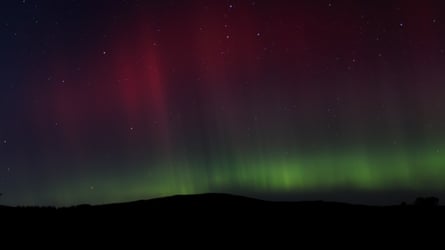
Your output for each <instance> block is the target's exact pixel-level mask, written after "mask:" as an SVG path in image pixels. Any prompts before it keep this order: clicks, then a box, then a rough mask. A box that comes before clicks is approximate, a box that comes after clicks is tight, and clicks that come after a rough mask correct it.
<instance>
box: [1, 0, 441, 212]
mask: <svg viewBox="0 0 445 250" xmlns="http://www.w3.org/2000/svg"><path fill="white" fill-rule="evenodd" d="M0 76H1V77H0V193H3V195H2V196H0V203H1V204H9V205H56V206H62V205H73V204H79V203H92V204H99V203H109V202H123V201H131V200H138V199H149V198H154V197H161V196H169V195H175V194H196V193H207V192H228V193H234V194H241V195H249V196H254V197H259V198H263V199H269V200H283V199H286V200H302V199H328V200H338V201H348V202H357V203H367V204H382V203H385V202H386V203H388V202H393V203H399V202H401V201H403V200H404V199H408V201H411V200H410V199H414V198H413V197H415V196H416V195H419V194H422V195H430V194H431V195H435V196H438V197H443V196H444V195H445V140H444V139H445V2H444V1H440V0H436V1H433V0H424V1H411V0H399V1H396V0H388V1H386V0H385V1H383V0H382V1H340V0H319V1H318V0H317V1H313V0H301V1H282V0H274V1H261V0H249V1H244V0H227V1H226V0H217V1H212V0H208V1H205V0H202V1H192V0H191V1H180V0H177V1H172V0H163V1H143V0H140V1H137V0H119V1H118V0H95V1H90V0H63V1H44V0H41V1H39V0H4V1H1V3H0Z"/></svg>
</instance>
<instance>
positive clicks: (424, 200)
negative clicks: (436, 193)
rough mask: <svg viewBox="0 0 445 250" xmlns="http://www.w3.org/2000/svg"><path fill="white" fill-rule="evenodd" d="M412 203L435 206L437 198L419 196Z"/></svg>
mask: <svg viewBox="0 0 445 250" xmlns="http://www.w3.org/2000/svg"><path fill="white" fill-rule="evenodd" d="M414 205H416V206H419V207H437V206H439V199H438V198H436V197H419V198H417V199H416V200H415V201H414Z"/></svg>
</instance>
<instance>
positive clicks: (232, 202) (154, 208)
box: [0, 194, 445, 218]
mask: <svg viewBox="0 0 445 250" xmlns="http://www.w3.org/2000/svg"><path fill="white" fill-rule="evenodd" d="M0 212H2V213H3V214H16V213H19V214H27V213H28V214H42V215H44V214H57V215H76V214H94V215H98V214H102V215H107V214H110V213H111V214H114V215H123V214H125V215H128V216H131V215H138V216H143V217H145V216H153V217H155V216H156V215H159V216H161V215H163V216H186V215H198V216H224V215H242V216H245V217H255V216H263V217H265V218H266V217H274V216H277V217H282V216H289V217H290V218H291V217H305V216H307V215H313V214H317V215H318V216H321V217H323V216H334V215H340V214H344V215H353V214H354V213H356V212H359V213H368V212H371V213H380V212H383V213H394V214H397V213H399V214H404V213H414V214H423V215H424V216H427V215H430V214H435V213H439V214H441V213H443V212H445V207H443V206H439V205H438V201H434V200H433V201H432V202H431V201H429V200H428V198H427V199H424V198H421V199H418V200H417V201H416V202H414V203H413V204H412V205H410V204H405V203H403V204H400V205H394V206H368V205H355V204H348V203H340V202H326V201H298V202H274V201H264V200H259V199H253V198H248V197H243V196H237V195H229V194H199V195H178V196H172V197H166V198H157V199H151V200H140V201H134V202H126V203H115V204H105V205H94V206H93V205H78V206H72V207H61V208H55V207H9V206H0Z"/></svg>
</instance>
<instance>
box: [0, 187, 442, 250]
mask: <svg viewBox="0 0 445 250" xmlns="http://www.w3.org/2000/svg"><path fill="white" fill-rule="evenodd" d="M0 216H1V223H2V224H1V226H2V227H3V228H8V229H9V232H10V233H11V232H13V234H14V235H20V234H22V233H25V234H35V233H38V234H41V233H43V234H45V235H47V234H48V232H52V233H55V234H62V235H72V234H73V232H74V235H76V234H79V233H81V234H83V235H88V237H93V236H94V237H95V235H96V234H98V233H101V234H105V235H117V236H116V237H117V238H114V236H113V237H111V236H107V240H109V239H110V237H111V240H114V239H119V237H121V236H120V235H124V234H128V233H129V234H130V235H133V234H135V233H136V234H137V235H142V236H143V237H142V238H140V239H144V237H148V235H151V232H153V233H154V234H156V235H163V237H166V236H168V235H171V234H174V235H189V236H192V238H190V239H193V237H194V235H195V236H196V235H201V234H205V235H213V236H218V237H226V235H238V236H243V235H252V234H253V235H270V234H278V235H288V236H287V237H290V238H289V239H293V238H294V237H296V238H298V239H299V240H302V239H303V237H302V236H301V235H302V234H306V235H307V234H309V235H320V234H322V235H328V236H331V237H332V236H333V235H339V236H340V237H336V238H337V239H345V238H344V237H348V239H350V238H351V237H350V235H352V234H355V235H361V236H362V237H364V236H366V237H368V238H369V239H368V240H370V239H372V238H373V237H374V235H376V234H379V235H382V236H385V237H393V235H395V234H400V235H404V236H403V237H405V238H407V237H408V236H407V235H408V234H418V233H419V232H423V233H425V234H427V235H431V234H432V233H434V232H436V233H439V232H441V231H440V230H441V229H440V228H442V226H443V225H444V224H445V208H444V207H442V206H438V205H437V203H435V202H433V203H429V202H428V200H427V201H425V200H424V201H422V200H421V202H418V203H417V204H416V205H398V206H387V207H380V206H363V205H351V204H346V203H336V202H323V201H308V202H269V201H262V200H257V199H251V198H246V197H241V196H234V195H227V194H202V195H187V196H173V197H167V198H160V199H152V200H142V201H135V202H128V203H117V204H109V205H97V206H90V205H80V206H74V207H68V208H51V207H47V208H36V207H5V206H0ZM436 228H439V229H436ZM11 229H15V230H11ZM48 230H49V231H48ZM438 230H439V231H438ZM68 232H70V233H68ZM94 237H93V238H94ZM408 238H410V237H408ZM151 239H152V238H151ZM261 239H262V237H257V238H256V241H257V242H258V240H261ZM171 243H172V244H175V242H171Z"/></svg>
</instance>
